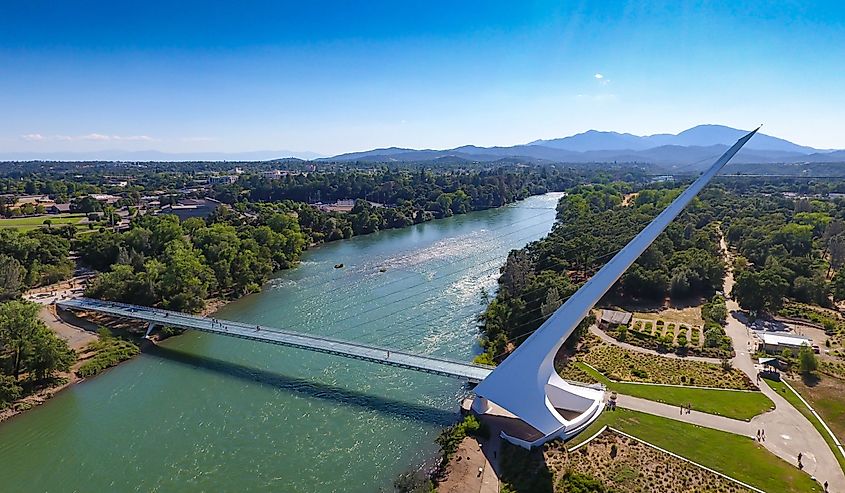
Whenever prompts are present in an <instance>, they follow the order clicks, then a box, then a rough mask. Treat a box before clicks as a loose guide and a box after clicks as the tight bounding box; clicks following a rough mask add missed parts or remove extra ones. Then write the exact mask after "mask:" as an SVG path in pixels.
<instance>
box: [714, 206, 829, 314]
mask: <svg viewBox="0 0 845 493" xmlns="http://www.w3.org/2000/svg"><path fill="white" fill-rule="evenodd" d="M732 202H733V204H732V205H733V207H732V208H733V209H734V212H733V213H732V214H731V215H730V216H729V217H726V219H725V221H724V229H725V231H726V237H727V240H728V242H729V243H730V245H731V247H732V249H734V250H735V251H736V253H737V255H738V256H737V259H736V262H735V264H736V265H735V268H736V286H735V287H734V295H735V296H736V298H737V301H739V303H740V304H741V305H742V306H743V308H747V309H749V310H752V311H755V312H756V311H766V312H776V311H777V310H779V309H780V308H781V307H782V306H783V303H784V298H786V297H789V298H791V299H794V300H796V301H800V302H804V303H811V304H815V305H820V306H831V301H832V300H831V294H832V295H833V296H832V297H833V299H834V300H841V299H844V298H845V272H843V271H842V270H841V267H842V266H843V264H845V203H844V202H843V201H842V200H835V201H830V200H828V201H822V200H808V199H799V200H795V199H791V198H784V197H782V196H775V195H773V196H755V197H734V198H732ZM834 273H835V275H833V274H834ZM831 275H833V276H832V277H831Z"/></svg>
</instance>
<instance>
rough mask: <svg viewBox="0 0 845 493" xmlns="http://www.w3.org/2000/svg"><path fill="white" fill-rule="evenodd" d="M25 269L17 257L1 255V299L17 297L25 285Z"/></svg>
mask: <svg viewBox="0 0 845 493" xmlns="http://www.w3.org/2000/svg"><path fill="white" fill-rule="evenodd" d="M24 275H25V271H24V268H23V266H22V265H21V263H20V262H18V261H17V259H14V258H12V257H9V256H7V255H0V301H4V300H8V299H11V298H16V297H17V296H18V294H20V291H21V287H22V285H23V279H24Z"/></svg>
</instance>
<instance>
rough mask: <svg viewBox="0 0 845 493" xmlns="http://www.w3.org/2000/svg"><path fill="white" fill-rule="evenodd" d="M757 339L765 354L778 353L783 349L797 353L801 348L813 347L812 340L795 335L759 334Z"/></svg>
mask: <svg viewBox="0 0 845 493" xmlns="http://www.w3.org/2000/svg"><path fill="white" fill-rule="evenodd" d="M757 337H758V338H759V339H760V349H762V350H763V351H765V352H767V353H780V352H782V351H783V350H784V349H789V350H790V351H798V350H799V349H801V347H802V346H807V347H810V348H812V347H813V340H812V339H810V338H809V337H804V336H799V335H795V334H772V333H769V332H760V333H757Z"/></svg>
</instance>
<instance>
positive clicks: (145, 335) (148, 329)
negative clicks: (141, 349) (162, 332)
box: [144, 322, 156, 339]
mask: <svg viewBox="0 0 845 493" xmlns="http://www.w3.org/2000/svg"><path fill="white" fill-rule="evenodd" d="M155 328H156V324H155V323H154V322H150V323H149V325H147V333H146V334H144V339H149V338H150V334H152V333H153V330H154V329H155Z"/></svg>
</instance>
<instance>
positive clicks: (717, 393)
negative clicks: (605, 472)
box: [575, 363, 774, 421]
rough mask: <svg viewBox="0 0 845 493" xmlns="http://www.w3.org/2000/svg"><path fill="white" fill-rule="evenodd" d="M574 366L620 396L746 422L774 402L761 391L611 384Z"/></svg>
mask: <svg viewBox="0 0 845 493" xmlns="http://www.w3.org/2000/svg"><path fill="white" fill-rule="evenodd" d="M575 364H576V365H578V366H579V368H580V369H581V370H583V371H584V372H585V373H587V374H588V375H590V376H591V377H593V378H595V379H596V380H598V381H599V382H601V383H603V384H605V385H606V386H607V388H609V389H610V390H613V391H615V392H618V393H620V394H625V395H630V396H632V397H639V398H642V399H648V400H651V401H657V402H662V403H664V404H670V405H672V406H682V405H683V406H685V405H687V404H689V403H691V404H692V408H693V409H695V410H696V411H700V412H703V413H708V414H717V415H719V416H725V417H726V418H733V419H741V420H743V421H750V420H751V418H753V417H754V416H757V415H758V414H762V413H764V412H766V411H768V410H769V409H771V408H772V407H774V403H772V401H771V400H770V399H769V398H768V397H766V396H765V395H763V393H762V392H738V391H734V390H710V389H695V388H685V387H666V386H663V385H641V384H633V383H624V382H613V381H611V380H609V379H608V378H607V377H605V376H604V375H602V374H601V373H599V372H597V371H595V370H593V369H592V368H590V367H589V366H587V365H585V364H583V363H575Z"/></svg>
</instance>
